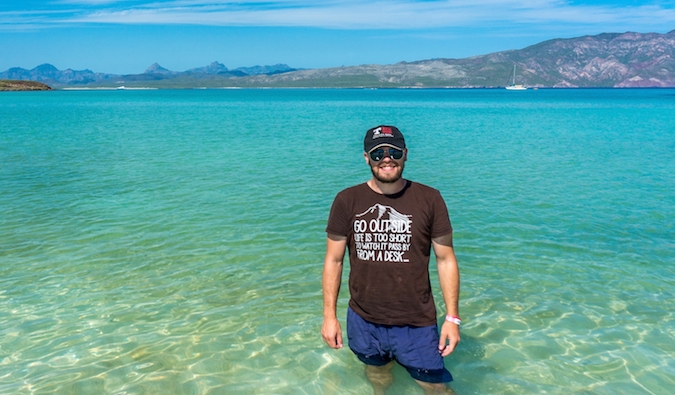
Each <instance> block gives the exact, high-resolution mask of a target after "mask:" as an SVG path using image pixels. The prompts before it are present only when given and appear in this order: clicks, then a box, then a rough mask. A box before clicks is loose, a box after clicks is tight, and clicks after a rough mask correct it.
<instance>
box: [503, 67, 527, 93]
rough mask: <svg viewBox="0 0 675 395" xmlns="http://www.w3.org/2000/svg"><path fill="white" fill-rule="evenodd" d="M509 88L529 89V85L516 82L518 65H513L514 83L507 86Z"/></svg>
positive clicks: (514, 89)
mask: <svg viewBox="0 0 675 395" xmlns="http://www.w3.org/2000/svg"><path fill="white" fill-rule="evenodd" d="M506 89H507V90H510V91H525V90H527V87H526V86H525V85H521V84H516V65H515V64H514V65H513V83H512V84H511V85H508V86H506Z"/></svg>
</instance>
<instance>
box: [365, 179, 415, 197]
mask: <svg viewBox="0 0 675 395" xmlns="http://www.w3.org/2000/svg"><path fill="white" fill-rule="evenodd" d="M407 183H408V181H406V180H405V179H404V178H400V179H399V180H398V181H396V182H392V183H389V182H382V181H379V180H378V179H376V178H375V177H373V178H371V179H370V180H368V182H367V184H368V186H369V187H370V189H372V190H373V191H374V192H377V193H379V194H381V195H393V194H396V193H398V192H401V191H402V190H403V188H405V186H406V184H407Z"/></svg>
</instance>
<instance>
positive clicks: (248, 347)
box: [0, 89, 675, 395]
mask: <svg viewBox="0 0 675 395" xmlns="http://www.w3.org/2000/svg"><path fill="white" fill-rule="evenodd" d="M674 114H675V90H663V89H661V90H657V89H654V90H651V89H647V90H604V89H602V90H600V89H599V90H584V89H579V90H544V89H542V90H536V91H535V90H528V91H525V92H509V91H506V90H331V89H325V90H322V89H307V90H303V89H288V90H283V89H274V90H263V89H260V90H155V91H129V90H127V91H54V92H26V93H2V94H0V394H195V395H196V394H365V393H368V391H369V390H370V386H369V384H368V382H367V380H366V378H365V376H364V374H363V367H362V365H361V364H360V362H358V360H357V359H356V357H354V356H353V355H352V353H351V352H350V351H349V350H348V349H347V348H346V347H345V348H344V349H342V350H337V351H335V350H332V349H329V348H328V347H327V346H325V345H324V343H323V341H322V340H321V336H320V333H319V332H320V326H321V322H322V300H321V286H320V278H321V271H322V265H323V254H324V248H325V233H324V229H325V224H326V218H327V215H328V210H329V208H330V204H331V202H332V200H333V198H334V196H335V194H336V193H337V192H339V191H340V190H341V189H343V188H345V187H348V186H351V185H354V184H356V183H360V182H364V181H366V180H367V179H368V178H369V176H370V173H369V170H368V168H367V166H366V164H365V163H364V160H363V156H362V141H363V140H362V139H363V135H364V133H365V131H366V129H368V128H370V127H372V126H375V125H378V124H381V123H387V124H394V125H397V126H398V127H399V128H400V129H401V130H402V131H403V132H404V133H405V135H406V138H407V142H408V145H409V149H410V153H409V160H408V162H407V164H406V170H405V176H406V177H407V178H409V179H412V180H415V181H418V182H422V183H425V184H428V185H431V186H433V187H435V188H437V189H439V190H440V191H441V193H442V195H443V197H444V198H445V200H446V203H447V205H448V208H449V211H450V215H451V219H452V222H453V226H454V228H455V249H456V253H457V256H458V260H459V263H460V270H461V281H462V286H461V300H460V312H461V316H462V319H463V326H462V341H461V343H460V345H459V346H458V348H457V350H456V351H455V352H454V353H453V354H452V355H451V356H450V357H448V358H446V360H445V363H446V366H447V367H448V369H449V370H450V371H451V372H452V374H453V376H454V377H455V381H454V382H453V383H452V388H453V389H454V390H455V391H456V392H457V394H458V395H466V394H514V395H515V394H669V393H672V390H673V388H675V225H674V222H675V221H674V218H675V116H674ZM430 267H431V270H432V273H433V275H432V281H433V287H434V290H435V294H436V301H437V305H438V307H439V310H440V311H439V314H442V311H443V306H442V299H441V297H440V290H439V286H438V282H437V275H436V270H435V265H434V263H433V262H432V264H431V266H430ZM348 271H349V265H348V262H346V263H345V271H344V279H345V281H346V276H347V274H348ZM343 284H346V282H345V283H343ZM348 298H349V295H348V289H347V287H346V286H343V287H342V291H341V294H340V301H339V308H338V313H339V315H340V317H341V320H342V322H343V326H344V317H345V313H346V306H347V300H348ZM439 319H441V315H439ZM394 374H395V382H394V385H393V386H392V387H391V390H390V394H422V391H421V390H420V389H419V388H418V387H417V385H416V384H415V383H414V381H413V380H412V379H411V378H410V377H409V376H408V375H407V373H406V372H405V370H403V369H402V368H399V367H397V368H396V369H395V370H394Z"/></svg>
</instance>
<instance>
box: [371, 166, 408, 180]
mask: <svg viewBox="0 0 675 395" xmlns="http://www.w3.org/2000/svg"><path fill="white" fill-rule="evenodd" d="M395 163H396V162H395ZM404 168H405V162H401V163H396V171H395V172H394V173H392V174H386V175H385V174H380V173H379V172H378V171H377V170H378V169H379V165H374V166H373V164H372V163H371V165H370V172H371V173H373V177H375V179H376V180H377V181H379V182H381V183H384V184H393V183H395V182H397V181H398V180H400V179H401V177H402V176H403V169H404Z"/></svg>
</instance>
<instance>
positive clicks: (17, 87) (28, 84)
mask: <svg viewBox="0 0 675 395" xmlns="http://www.w3.org/2000/svg"><path fill="white" fill-rule="evenodd" d="M51 89H52V88H51V87H49V86H47V85H45V84H43V83H40V82H35V81H14V80H0V92H3V91H49V90H51Z"/></svg>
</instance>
